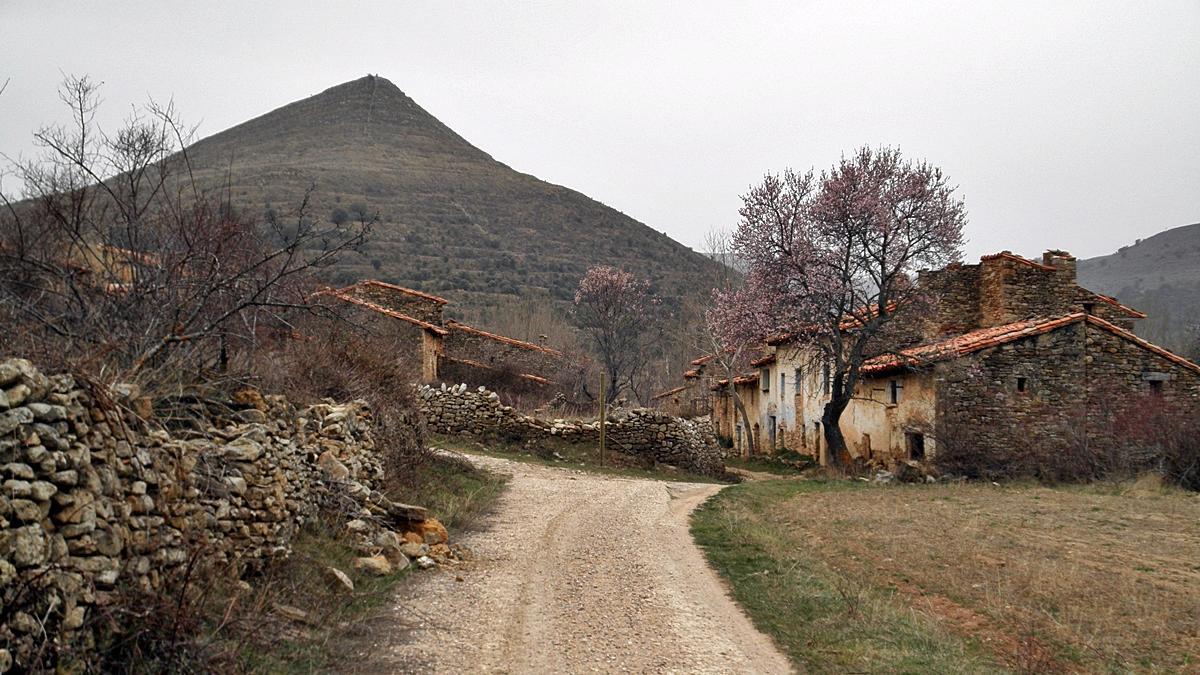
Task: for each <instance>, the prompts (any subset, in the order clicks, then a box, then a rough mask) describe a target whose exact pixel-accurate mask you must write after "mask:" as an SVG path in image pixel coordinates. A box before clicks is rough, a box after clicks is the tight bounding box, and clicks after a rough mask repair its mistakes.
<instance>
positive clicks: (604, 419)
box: [600, 375, 608, 466]
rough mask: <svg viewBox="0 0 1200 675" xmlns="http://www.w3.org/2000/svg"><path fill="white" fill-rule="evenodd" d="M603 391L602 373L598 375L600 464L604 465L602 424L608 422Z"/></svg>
mask: <svg viewBox="0 0 1200 675" xmlns="http://www.w3.org/2000/svg"><path fill="white" fill-rule="evenodd" d="M606 396H607V394H606V393H605V392H604V375H601V376H600V466H604V426H605V425H606V424H608V399H607V398H606Z"/></svg>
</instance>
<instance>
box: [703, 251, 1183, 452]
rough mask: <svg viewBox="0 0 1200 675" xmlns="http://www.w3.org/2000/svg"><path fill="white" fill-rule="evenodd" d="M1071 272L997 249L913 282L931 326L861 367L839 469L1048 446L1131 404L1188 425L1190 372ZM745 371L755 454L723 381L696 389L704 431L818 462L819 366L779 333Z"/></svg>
mask: <svg viewBox="0 0 1200 675" xmlns="http://www.w3.org/2000/svg"><path fill="white" fill-rule="evenodd" d="M1075 264H1076V263H1075V258H1074V257H1072V256H1071V255H1070V254H1068V253H1066V252H1063V251H1048V252H1046V254H1045V255H1044V256H1043V258H1042V261H1041V262H1038V261H1034V260H1029V259H1026V258H1022V257H1020V256H1017V255H1014V254H1012V253H1011V252H1008V251H1004V252H1002V253H998V254H995V255H988V256H984V257H982V258H981V259H980V262H979V264H976V265H966V264H962V263H956V264H953V265H950V266H948V267H946V268H944V269H941V270H935V271H923V272H921V273H920V275H919V277H918V283H919V284H922V285H924V286H926V287H928V288H930V289H932V290H933V291H934V297H936V298H937V302H936V308H935V309H934V312H933V316H931V317H923V321H924V323H923V324H922V325H921V329H920V332H919V335H920V338H919V339H918V340H916V341H915V342H913V343H907V344H903V345H895V346H893V347H892V348H891V350H890V351H889V353H886V354H883V355H880V356H876V357H874V358H872V359H869V360H868V361H867V362H866V363H865V364H864V366H863V368H862V374H863V378H862V380H861V381H860V383H859V385H858V387H857V389H856V394H855V397H854V399H853V400H852V401H851V403H850V405H849V407H848V408H847V409H846V411H845V413H843V415H842V419H841V427H842V432H843V434H844V436H845V439H846V444H847V448H848V452H849V454H850V455H851V457H849V458H843V459H855V458H857V459H861V460H865V461H869V460H876V461H879V462H883V463H890V462H894V461H896V460H900V459H909V458H913V459H922V458H925V457H932V456H933V455H934V454H936V452H937V448H938V445H939V443H950V442H965V443H969V444H970V447H971V448H975V449H985V450H986V449H996V448H1003V447H1012V445H1013V444H1014V442H1016V441H1017V440H1018V439H1019V440H1020V442H1022V443H1046V444H1055V443H1062V442H1065V441H1064V436H1065V435H1068V434H1067V431H1068V430H1069V431H1070V435H1073V436H1074V437H1076V438H1078V437H1080V435H1081V434H1082V436H1083V437H1085V438H1086V436H1087V434H1088V433H1089V431H1090V430H1091V429H1093V428H1101V425H1099V424H1092V422H1096V421H1097V420H1098V419H1099V416H1103V415H1105V414H1111V411H1112V410H1114V409H1115V408H1116V407H1117V406H1118V405H1120V404H1124V403H1127V402H1129V401H1132V400H1135V399H1137V398H1138V397H1145V396H1150V397H1161V400H1163V401H1168V400H1169V401H1172V402H1175V403H1181V404H1184V405H1186V406H1189V407H1195V409H1196V410H1197V412H1198V413H1200V366H1198V365H1196V364H1195V363H1192V362H1190V361H1188V360H1187V359H1184V358H1183V357H1181V356H1178V355H1176V354H1173V353H1171V352H1169V351H1167V350H1165V349H1163V348H1161V347H1158V346H1156V345H1153V344H1151V343H1149V342H1147V341H1145V340H1143V339H1141V338H1139V337H1138V336H1136V335H1135V334H1134V333H1133V332H1132V329H1133V325H1134V322H1135V321H1136V320H1137V319H1141V318H1145V315H1144V314H1142V313H1141V312H1138V311H1137V310H1134V309H1132V308H1129V307H1126V306H1124V305H1122V304H1121V303H1119V302H1118V301H1117V300H1115V299H1114V298H1111V297H1108V296H1105V295H1100V294H1097V293H1093V292H1091V291H1088V290H1087V289H1084V288H1081V287H1080V286H1078V285H1077V284H1076V278H1075ZM897 320H899V319H897ZM750 366H751V368H752V369H753V370H752V371H751V372H748V373H746V374H744V375H742V376H740V377H737V378H735V380H734V386H735V387H736V388H737V391H738V393H739V394H740V395H741V399H742V401H743V403H744V405H745V406H746V410H747V413H748V416H749V418H750V422H751V425H752V429H751V431H753V432H754V433H753V438H754V445H755V447H753V448H751V447H749V444H750V438H751V435H750V434H748V433H747V430H746V429H743V428H742V422H741V419H740V417H739V416H738V415H737V412H736V410H735V407H734V402H733V400H732V397H731V396H730V395H729V393H728V388H727V385H728V383H727V381H725V380H720V381H717V382H713V383H712V384H711V385H710V386H709V388H710V389H711V390H712V395H713V403H712V414H713V419H714V423H715V424H716V427H717V429H718V433H720V434H721V435H722V436H724V437H725V438H727V439H728V440H729V441H730V442H732V444H733V445H734V447H735V448H737V449H738V450H739V451H741V452H743V453H771V452H774V451H775V450H777V449H779V448H783V447H786V448H789V449H791V450H795V451H798V452H802V453H807V454H810V455H812V456H814V457H816V458H819V459H820V461H821V462H822V463H825V461H826V460H827V457H826V456H825V448H824V447H823V446H824V437H823V430H822V428H821V415H822V412H823V409H824V406H825V403H826V401H827V400H828V398H829V388H830V374H829V368H828V367H827V366H823V365H822V364H821V363H820V360H819V359H815V358H814V357H813V356H812V353H811V352H810V351H809V350H807V349H806V348H804V347H802V346H800V345H798V344H797V343H796V341H795V338H794V336H788V335H781V336H777V337H774V338H772V339H770V340H768V341H767V344H766V345H764V350H763V353H762V356H760V357H759V358H757V359H755V360H753V361H751V362H750ZM1101 440H1102V439H1101Z"/></svg>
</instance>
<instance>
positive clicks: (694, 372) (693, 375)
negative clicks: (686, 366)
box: [683, 368, 700, 380]
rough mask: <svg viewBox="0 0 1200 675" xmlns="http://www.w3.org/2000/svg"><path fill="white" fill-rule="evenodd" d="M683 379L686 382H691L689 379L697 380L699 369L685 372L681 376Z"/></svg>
mask: <svg viewBox="0 0 1200 675" xmlns="http://www.w3.org/2000/svg"><path fill="white" fill-rule="evenodd" d="M683 377H684V379H686V380H691V379H695V378H697V377H700V369H699V368H693V369H691V370H689V371H686V372H685V373H684V374H683Z"/></svg>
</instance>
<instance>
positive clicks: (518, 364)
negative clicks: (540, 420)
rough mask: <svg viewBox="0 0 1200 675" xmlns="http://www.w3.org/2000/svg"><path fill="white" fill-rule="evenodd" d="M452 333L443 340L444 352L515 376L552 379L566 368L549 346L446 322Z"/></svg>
mask: <svg viewBox="0 0 1200 675" xmlns="http://www.w3.org/2000/svg"><path fill="white" fill-rule="evenodd" d="M446 328H447V329H448V330H449V331H450V333H449V334H448V335H446V337H444V338H442V344H443V345H444V351H443V353H444V354H445V355H446V356H448V357H451V358H455V359H466V360H469V361H474V362H476V363H480V364H483V365H484V366H486V367H488V368H497V369H505V370H509V371H513V372H515V373H528V374H532V375H538V376H541V377H545V378H548V379H553V378H554V376H555V375H556V374H557V373H558V371H559V370H561V369H562V365H563V364H562V354H561V353H559V352H557V351H555V350H553V349H549V348H546V347H542V346H540V345H536V344H533V343H529V342H525V341H523V340H516V339H513V338H509V337H505V336H503V335H496V334H495V333H489V332H487V331H483V330H480V329H478V328H474V327H471V326H467V325H465V324H461V323H458V322H456V321H449V322H447V323H446Z"/></svg>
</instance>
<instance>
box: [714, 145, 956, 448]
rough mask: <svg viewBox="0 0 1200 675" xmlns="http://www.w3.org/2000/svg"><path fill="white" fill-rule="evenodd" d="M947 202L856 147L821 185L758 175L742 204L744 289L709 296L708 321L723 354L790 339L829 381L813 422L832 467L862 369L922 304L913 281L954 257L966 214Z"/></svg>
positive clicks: (929, 185) (802, 178)
mask: <svg viewBox="0 0 1200 675" xmlns="http://www.w3.org/2000/svg"><path fill="white" fill-rule="evenodd" d="M955 190H956V188H955V187H954V186H952V185H951V184H950V183H949V181H948V179H947V178H946V177H945V176H944V175H943V174H942V172H941V170H940V169H938V168H936V167H933V166H930V165H929V164H927V163H925V162H914V161H911V160H906V159H904V158H903V157H902V156H901V154H900V152H899V151H898V150H895V149H892V148H881V149H871V148H866V147H864V148H861V149H859V150H857V151H855V152H854V154H852V155H851V156H849V157H843V158H842V160H841V161H840V162H838V163H837V164H836V165H835V166H834V167H832V168H831V169H830V170H828V171H826V172H823V173H821V174H820V175H817V174H814V173H813V172H812V171H809V172H807V173H796V172H794V171H791V170H787V171H784V173H783V174H782V175H775V174H768V175H767V176H766V177H765V178H764V179H763V181H762V183H761V184H759V185H757V186H754V187H753V188H752V189H751V190H750V192H749V193H747V194H746V195H744V196H743V197H742V201H743V203H742V207H741V209H740V210H739V213H740V215H741V219H740V221H739V222H738V225H737V228H736V230H735V231H734V235H733V248H734V253H735V254H736V255H737V257H738V258H739V259H740V260H741V261H743V262H744V263H745V264H746V266H747V275H746V283H745V285H744V286H743V287H742V288H740V289H737V290H736V291H726V292H719V293H718V294H717V308H716V309H715V310H714V312H713V313H711V314H712V317H711V318H715V319H716V324H717V325H719V326H723V327H724V328H723V329H722V331H721V334H722V336H723V340H724V341H725V342H726V344H728V345H736V344H741V343H744V342H745V341H746V340H748V339H751V338H753V339H757V340H762V339H764V338H766V337H768V336H770V335H772V334H778V333H789V334H791V335H792V336H793V343H795V344H797V345H798V346H799V348H801V349H803V350H804V351H805V353H807V354H809V355H810V358H811V359H812V360H813V361H814V363H820V364H821V366H822V367H823V368H825V367H827V368H828V369H829V374H830V389H829V400H828V402H827V403H826V404H825V407H824V410H823V412H822V418H821V421H822V427H823V433H824V437H825V442H826V447H827V449H828V461H829V462H830V463H831V464H833V465H834V466H837V465H839V464H840V462H841V458H842V455H843V454H844V451H845V449H846V442H845V439H844V437H843V435H842V431H841V427H840V426H839V422H840V420H841V416H842V413H843V412H844V411H845V410H846V407H847V406H848V405H849V403H850V400H851V398H852V397H853V395H854V390H855V387H856V385H857V384H858V383H859V380H860V378H861V375H860V373H861V367H862V365H863V363H864V362H865V361H866V360H867V359H869V358H871V357H872V356H875V355H877V354H879V353H884V352H885V351H887V349H888V346H887V340H883V339H881V337H882V334H883V332H884V331H885V328H887V327H888V326H889V324H891V323H892V322H893V321H894V319H895V318H896V317H897V316H898V315H903V314H905V313H910V314H913V315H916V314H919V313H921V311H922V310H921V307H922V306H923V305H925V304H926V303H927V302H928V301H929V298H928V297H927V296H926V295H925V293H926V289H922V288H920V287H918V286H917V285H916V284H915V283H914V282H913V276H914V274H915V272H916V271H917V270H919V269H922V268H937V267H942V266H944V265H946V264H948V263H950V262H953V261H954V260H957V259H958V258H959V256H960V255H961V247H962V243H963V234H962V228H963V225H964V223H965V222H966V211H965V208H964V206H963V202H962V200H961V199H960V198H959V197H958V196H957V195H956V194H955ZM711 318H710V320H711Z"/></svg>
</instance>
